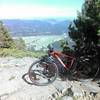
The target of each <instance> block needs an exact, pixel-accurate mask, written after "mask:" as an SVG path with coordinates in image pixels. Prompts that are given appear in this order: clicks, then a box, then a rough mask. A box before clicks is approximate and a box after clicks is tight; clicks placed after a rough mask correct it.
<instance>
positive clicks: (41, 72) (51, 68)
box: [28, 60, 58, 86]
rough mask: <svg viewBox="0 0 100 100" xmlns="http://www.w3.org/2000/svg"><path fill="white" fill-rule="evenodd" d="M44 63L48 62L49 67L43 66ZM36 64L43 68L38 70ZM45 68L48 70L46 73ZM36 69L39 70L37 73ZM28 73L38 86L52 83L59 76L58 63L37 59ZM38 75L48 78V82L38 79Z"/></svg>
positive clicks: (33, 82)
mask: <svg viewBox="0 0 100 100" xmlns="http://www.w3.org/2000/svg"><path fill="white" fill-rule="evenodd" d="M43 63H46V64H47V67H45V66H43ZM35 65H39V66H38V67H40V68H41V69H39V70H37V69H36V68H35V67H36V66H35ZM33 69H34V70H33ZM45 70H46V74H44V71H45ZM35 71H37V73H36V72H35ZM32 74H33V75H32ZM28 75H29V78H30V80H31V81H32V84H34V85H37V86H45V85H49V84H51V83H52V82H54V81H55V80H56V78H57V76H58V68H57V66H56V64H55V63H53V62H50V61H49V62H46V61H41V60H37V61H35V62H33V63H32V64H31V66H30V68H29V71H28ZM36 75H37V76H38V77H41V78H44V80H45V79H46V78H47V81H46V80H45V81H46V82H42V83H41V82H40V80H38V79H36ZM49 75H51V76H49ZM33 77H34V78H33Z"/></svg>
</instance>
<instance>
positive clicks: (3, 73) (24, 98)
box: [0, 57, 100, 100]
mask: <svg viewBox="0 0 100 100" xmlns="http://www.w3.org/2000/svg"><path fill="white" fill-rule="evenodd" d="M35 60H36V59H35V58H29V57H25V58H13V57H6V58H0V100H56V99H57V98H61V97H63V94H66V96H64V97H63V98H62V99H61V100H69V98H72V99H70V100H74V99H73V97H75V96H77V98H80V97H82V98H83V97H84V96H85V97H87V95H90V98H96V99H93V100H100V95H99V94H100V88H99V86H98V84H96V82H91V81H90V80H81V81H80V82H79V81H69V80H67V79H66V81H61V80H60V79H59V78H57V80H56V81H55V82H54V83H53V84H50V85H48V86H35V85H29V84H27V83H26V82H25V81H24V80H23V79H22V75H23V74H25V73H26V72H27V71H28V68H29V66H30V65H31V63H32V62H33V61H35ZM69 90H70V91H69ZM94 93H95V94H96V97H94V96H92V95H93V94H94ZM98 98H99V99H98ZM79 100H80V99H79ZM82 100H88V99H84V98H83V99H82ZM90 100H92V99H90Z"/></svg>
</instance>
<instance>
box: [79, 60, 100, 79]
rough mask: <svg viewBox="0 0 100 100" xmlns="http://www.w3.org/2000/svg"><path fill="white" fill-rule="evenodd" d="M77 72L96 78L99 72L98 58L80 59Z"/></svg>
mask: <svg viewBox="0 0 100 100" xmlns="http://www.w3.org/2000/svg"><path fill="white" fill-rule="evenodd" d="M77 72H80V74H81V75H83V76H85V77H86V78H93V79H94V78H96V76H97V75H98V73H99V62H98V60H97V59H88V58H84V59H81V60H80V61H79V64H78V66H77Z"/></svg>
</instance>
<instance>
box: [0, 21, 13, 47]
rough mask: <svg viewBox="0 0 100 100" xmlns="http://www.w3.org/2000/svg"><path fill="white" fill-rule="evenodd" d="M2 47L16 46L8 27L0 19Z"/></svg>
mask: <svg viewBox="0 0 100 100" xmlns="http://www.w3.org/2000/svg"><path fill="white" fill-rule="evenodd" d="M0 47H2V48H10V47H14V42H13V39H12V38H11V37H10V35H9V33H8V31H7V29H6V28H5V26H4V25H3V23H2V22H1V21H0Z"/></svg>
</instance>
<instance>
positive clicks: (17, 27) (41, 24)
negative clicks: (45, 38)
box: [2, 19, 71, 37]
mask: <svg viewBox="0 0 100 100" xmlns="http://www.w3.org/2000/svg"><path fill="white" fill-rule="evenodd" d="M2 21H3V23H4V25H5V26H6V27H7V28H8V30H9V31H10V33H11V35H12V36H14V37H15V36H35V35H61V34H63V33H67V32H68V26H69V24H70V22H71V20H69V19H33V20H17V19H16V20H2Z"/></svg>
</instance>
